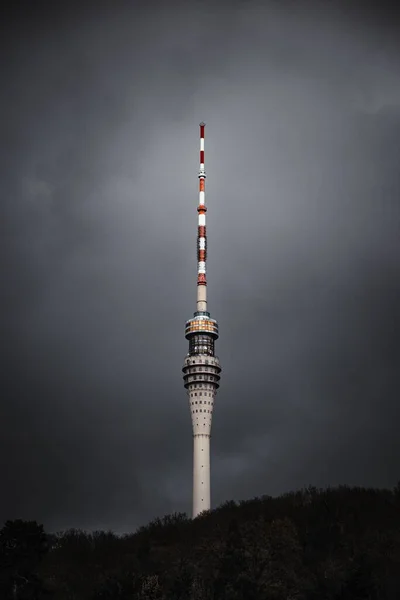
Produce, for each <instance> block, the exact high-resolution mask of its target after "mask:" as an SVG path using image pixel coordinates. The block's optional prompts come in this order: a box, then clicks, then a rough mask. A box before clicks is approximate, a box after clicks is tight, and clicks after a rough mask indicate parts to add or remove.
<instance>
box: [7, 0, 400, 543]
mask: <svg viewBox="0 0 400 600" xmlns="http://www.w3.org/2000/svg"><path fill="white" fill-rule="evenodd" d="M118 6H119V8H118V9H116V10H115V12H113V13H112V14H110V12H109V10H108V9H107V7H106V4H105V3H104V4H102V3H99V8H98V10H96V11H95V10H92V9H89V8H87V9H86V10H85V11H82V12H80V11H79V9H78V8H74V9H73V10H71V12H70V13H68V15H69V16H65V19H64V20H60V21H57V20H56V18H55V16H52V13H51V14H50V13H49V14H50V16H49V14H48V13H44V12H43V14H42V17H43V18H42V19H39V18H37V19H36V20H35V21H34V25H32V26H31V27H30V28H29V27H28V26H27V24H26V23H21V22H20V21H18V20H17V17H16V16H15V17H14V23H15V24H14V27H13V28H12V29H11V31H12V32H13V36H14V37H13V39H12V40H11V39H10V40H9V48H10V62H9V66H8V68H7V69H6V70H4V74H3V83H4V86H3V87H4V89H5V90H6V92H5V96H4V98H3V107H2V113H1V114H2V130H3V133H4V135H3V145H2V148H1V155H2V157H3V159H4V160H2V164H1V167H0V168H1V172H2V181H3V186H2V191H1V194H2V206H3V210H4V220H3V235H2V243H3V248H4V251H3V253H2V255H3V259H4V260H3V264H2V267H1V268H2V275H3V281H5V282H6V285H5V286H3V288H4V293H3V296H2V304H3V308H2V313H1V314H2V317H1V318H2V327H3V332H4V344H3V349H2V361H3V367H4V373H5V375H4V378H3V390H2V399H3V402H2V407H1V414H2V418H1V423H2V424H1V435H0V440H1V442H0V446H1V451H0V457H1V459H0V461H1V467H2V471H3V472H4V473H5V480H4V489H6V490H7V493H6V494H3V496H2V498H1V500H0V515H2V517H3V519H6V518H13V517H22V518H34V519H38V520H41V521H43V522H44V524H45V526H46V527H48V528H51V529H59V528H64V527H69V526H77V527H88V528H99V527H104V528H108V527H111V528H114V529H116V530H117V531H126V530H132V529H134V528H135V527H137V526H138V525H140V524H142V523H143V522H145V521H146V520H148V519H150V518H152V517H154V516H156V515H157V514H163V513H166V512H173V511H175V510H177V511H179V510H186V511H189V507H190V495H191V443H192V442H191V430H190V418H189V411H188V407H187V406H186V404H187V403H186V396H185V393H184V389H183V386H182V380H181V373H180V368H181V364H182V361H183V358H184V354H185V352H186V347H187V344H186V341H185V340H184V337H183V326H184V322H185V320H186V319H187V318H188V317H190V316H191V313H192V312H193V310H194V308H195V305H194V300H195V268H196V267H195V236H196V230H195V226H196V210H195V209H196V187H197V183H196V172H197V158H198V152H197V134H198V130H197V125H198V122H199V121H200V120H201V119H204V120H205V121H206V122H207V129H206V136H207V138H206V153H207V154H206V160H207V172H208V179H207V200H208V204H209V212H208V235H209V265H208V270H209V300H210V310H211V312H212V314H213V315H214V316H215V317H216V318H217V319H218V320H219V323H220V330H221V339H220V340H219V341H218V345H217V353H218V355H219V356H220V359H221V362H222V366H223V369H224V370H223V378H222V385H221V390H220V393H219V395H218V396H217V409H216V411H215V419H214V423H213V437H212V453H213V455H212V468H213V471H212V486H213V488H212V489H213V504H214V505H215V504H218V503H220V502H223V501H224V500H226V499H231V498H247V497H252V496H255V495H261V494H277V493H280V492H282V491H286V490H289V489H294V488H296V487H298V486H301V485H308V484H309V483H312V484H315V485H328V484H332V485H334V484H336V483H350V484H365V485H379V486H380V485H393V484H394V483H395V482H396V481H397V479H398V472H397V465H398V459H399V454H400V448H399V443H398V436H397V432H396V431H395V422H396V419H395V413H396V398H397V396H398V390H399V377H398V372H399V352H398V349H397V339H396V332H397V331H398V328H399V327H398V325H399V318H400V313H399V308H398V307H399V295H400V294H399V292H400V290H399V285H398V283H397V279H398V278H397V272H398V263H399V250H398V223H399V204H398V197H399V191H400V182H399V177H398V157H399V151H400V146H399V142H398V140H399V139H400V137H399V135H398V133H399V128H400V113H399V109H398V92H399V90H398V76H397V73H398V63H399V60H400V55H399V52H398V47H397V46H396V43H395V41H394V38H393V37H392V30H391V28H390V25H389V24H388V23H387V22H386V20H385V17H384V15H383V14H382V13H383V11H382V12H379V13H378V12H377V11H375V12H374V10H373V9H372V8H368V9H365V10H364V11H361V12H360V11H358V12H357V10H359V9H354V14H353V13H351V12H350V13H347V14H344V13H343V11H341V10H340V9H339V8H337V9H335V10H334V9H333V8H332V9H331V12H326V13H323V14H322V13H321V12H320V11H319V10H318V7H317V6H316V4H314V3H304V7H303V8H298V7H297V8H295V7H294V5H292V6H291V3H287V4H285V5H279V4H278V3H274V2H271V3H270V4H269V5H268V6H267V7H266V8H265V7H263V6H260V5H259V4H258V3H255V2H238V3H236V4H235V5H234V8H232V9H231V10H230V11H227V9H226V7H225V5H223V4H219V6H220V8H219V9H218V10H216V9H214V8H213V6H212V4H211V3H196V2H193V3H183V4H182V3H181V4H177V5H176V7H174V8H173V9H171V8H169V9H168V10H166V9H163V8H162V7H161V8H160V9H159V11H158V12H157V14H154V13H152V14H150V13H149V12H148V11H146V10H145V8H143V6H139V8H138V10H136V11H135V10H132V7H131V6H130V5H129V4H128V3H121V4H120V5H118ZM296 6H297V5H296ZM338 6H339V5H338ZM354 6H356V5H354ZM363 6H364V5H363ZM88 7H89V4H88ZM372 16H374V20H373V19H372ZM50 17H51V18H50ZM20 19H21V17H20ZM52 19H54V20H52ZM18 23H19V25H18ZM18 32H20V33H19V34H18ZM27 32H29V35H28V33H27ZM383 39H386V40H387V44H386V45H382V40H383ZM28 49H29V52H28Z"/></svg>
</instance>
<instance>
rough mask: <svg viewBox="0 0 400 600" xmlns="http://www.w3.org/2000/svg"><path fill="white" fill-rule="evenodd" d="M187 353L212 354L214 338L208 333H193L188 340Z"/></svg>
mask: <svg viewBox="0 0 400 600" xmlns="http://www.w3.org/2000/svg"><path fill="white" fill-rule="evenodd" d="M189 354H190V355H192V356H193V354H207V355H208V356H214V340H213V339H212V337H211V336H208V335H193V336H192V337H191V338H190V340H189Z"/></svg>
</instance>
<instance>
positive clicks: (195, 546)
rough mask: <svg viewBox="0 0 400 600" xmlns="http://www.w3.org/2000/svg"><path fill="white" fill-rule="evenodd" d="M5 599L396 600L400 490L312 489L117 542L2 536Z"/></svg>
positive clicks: (23, 526)
mask: <svg viewBox="0 0 400 600" xmlns="http://www.w3.org/2000/svg"><path fill="white" fill-rule="evenodd" d="M0 598H1V600H18V599H21V600H28V599H41V598H52V599H54V600H100V599H110V600H111V599H115V600H117V599H121V600H128V599H129V600H269V599H270V600H339V599H341V600H350V599H357V600H358V599H359V600H364V599H365V600H399V599H400V486H399V485H398V486H397V487H396V488H395V489H393V490H382V489H366V488H354V487H353V488H351V487H346V486H342V487H338V488H334V489H326V490H318V489H316V488H312V487H309V488H308V489H304V490H300V491H298V492H293V493H289V494H284V495H282V496H280V497H278V498H272V497H270V496H263V497H261V498H254V499H253V500H247V501H243V502H239V503H235V502H233V501H232V502H227V503H225V504H223V505H222V506H220V507H218V508H217V509H215V510H212V511H210V512H207V513H203V514H202V515H200V516H199V517H197V518H196V519H194V520H192V519H188V517H187V516H186V515H185V514H173V515H167V516H165V517H163V518H162V519H156V520H155V521H153V522H151V523H149V524H148V525H146V526H144V527H141V528H139V529H138V530H137V531H136V532H135V533H132V534H126V535H123V536H117V535H115V534H114V533H112V532H111V531H108V532H105V531H96V532H85V531H80V530H76V529H70V530H68V531H64V532H61V533H57V534H52V533H45V531H44V529H43V526H42V525H39V524H38V523H36V522H29V521H22V520H16V521H7V522H6V523H5V524H4V526H3V528H2V529H1V531H0Z"/></svg>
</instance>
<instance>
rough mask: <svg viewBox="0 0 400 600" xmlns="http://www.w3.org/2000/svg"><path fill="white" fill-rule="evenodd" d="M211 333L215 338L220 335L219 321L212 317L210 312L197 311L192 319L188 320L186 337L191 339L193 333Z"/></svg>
mask: <svg viewBox="0 0 400 600" xmlns="http://www.w3.org/2000/svg"><path fill="white" fill-rule="evenodd" d="M199 334H200V335H204V334H205V335H209V336H211V337H212V339H213V340H217V339H218V336H219V332H218V323H217V321H216V320H215V319H211V316H210V313H209V312H205V311H204V312H200V311H199V312H195V313H194V316H193V318H192V319H189V320H188V321H186V325H185V338H186V339H187V340H189V339H190V338H191V337H192V336H193V335H199Z"/></svg>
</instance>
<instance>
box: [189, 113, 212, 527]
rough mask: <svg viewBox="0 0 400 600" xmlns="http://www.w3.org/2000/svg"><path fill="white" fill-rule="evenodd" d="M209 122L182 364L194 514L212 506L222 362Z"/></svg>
mask: <svg viewBox="0 0 400 600" xmlns="http://www.w3.org/2000/svg"><path fill="white" fill-rule="evenodd" d="M205 125H206V124H205V123H203V122H202V123H200V168H199V204H198V207H197V213H198V225H197V307H196V308H197V309H196V312H195V313H194V315H193V318H192V319H189V320H188V321H187V322H186V327H185V337H186V339H187V340H188V341H189V352H188V354H187V355H186V358H185V362H184V365H183V368H182V371H183V380H184V385H185V388H186V391H187V395H188V398H189V407H190V413H191V418H192V429H193V518H194V517H196V516H197V515H198V514H200V513H201V512H203V511H205V510H209V509H210V506H211V494H210V438H211V423H212V415H213V411H214V405H215V396H216V394H217V390H218V388H219V380H220V372H221V366H220V363H219V359H218V357H217V356H216V355H215V351H214V345H215V341H216V340H217V339H218V323H217V321H216V320H215V319H212V318H211V315H210V313H209V312H208V310H207V272H206V263H207V231H206V212H207V207H206V203H205V182H206V171H205V161H204V139H205V137H204V134H205Z"/></svg>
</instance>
